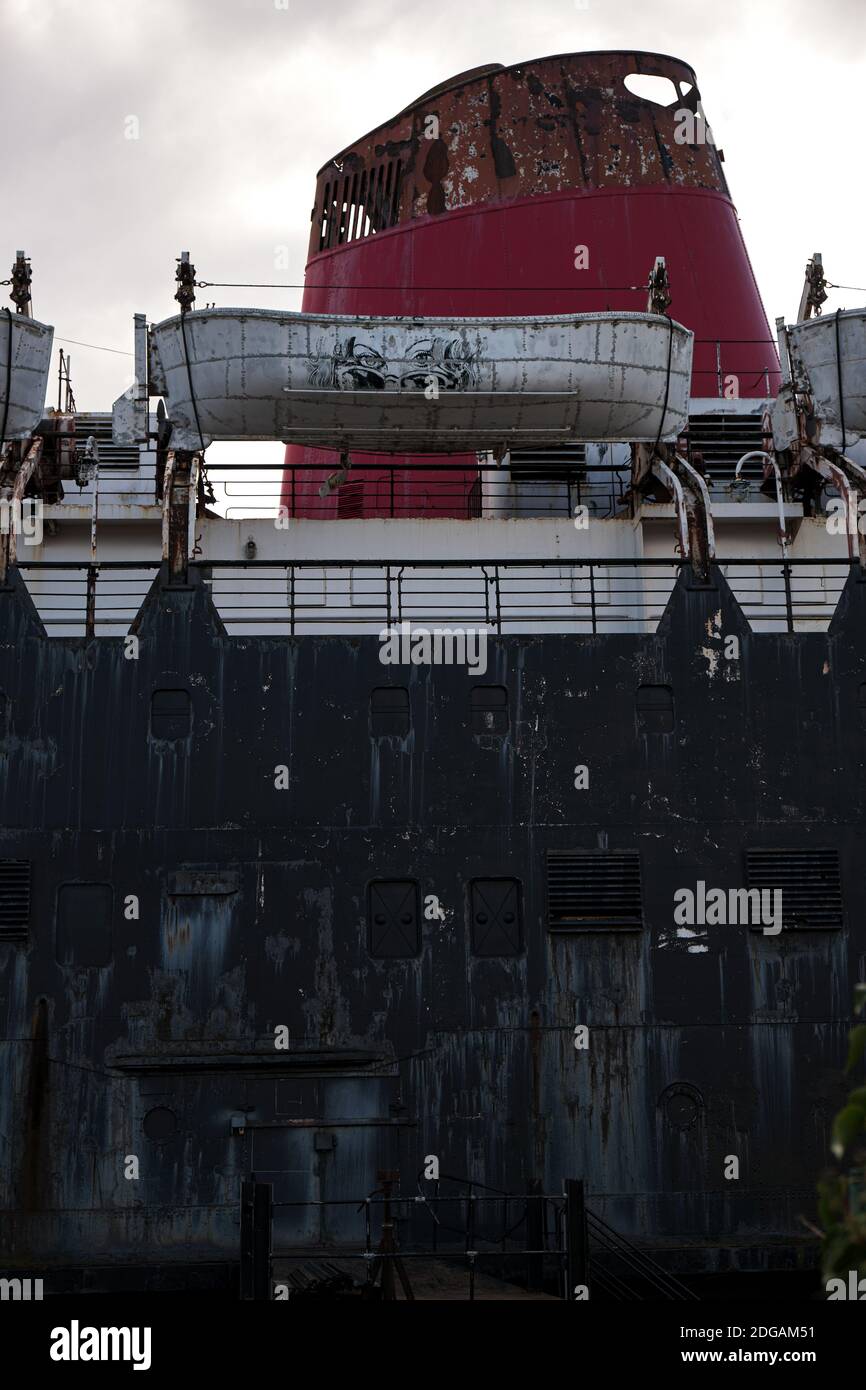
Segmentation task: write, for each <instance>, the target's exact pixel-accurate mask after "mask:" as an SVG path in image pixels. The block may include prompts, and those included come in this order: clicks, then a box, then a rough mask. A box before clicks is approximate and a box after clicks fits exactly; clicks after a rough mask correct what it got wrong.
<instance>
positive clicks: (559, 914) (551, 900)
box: [547, 851, 643, 931]
mask: <svg viewBox="0 0 866 1390" xmlns="http://www.w3.org/2000/svg"><path fill="white" fill-rule="evenodd" d="M547 926H548V930H549V931H581V930H584V931H586V930H590V931H598V930H605V929H607V928H632V929H635V928H640V927H642V926H643V909H642V906H641V885H640V855H639V854H637V852H636V851H626V852H623V853H607V852H606V851H605V852H600V853H597V854H574V853H570V854H557V853H552V854H548V856H547Z"/></svg>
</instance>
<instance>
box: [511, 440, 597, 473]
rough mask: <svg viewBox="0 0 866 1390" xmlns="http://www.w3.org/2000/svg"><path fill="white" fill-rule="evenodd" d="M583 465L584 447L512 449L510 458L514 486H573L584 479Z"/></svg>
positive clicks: (584, 459)
mask: <svg viewBox="0 0 866 1390" xmlns="http://www.w3.org/2000/svg"><path fill="white" fill-rule="evenodd" d="M585 464H586V445H585V444H563V445H561V446H560V447H559V448H556V449H550V448H542V449H512V451H511V454H510V455H509V469H510V472H511V481H512V482H513V483H576V482H578V480H579V479H581V478H583V477H584V476H585Z"/></svg>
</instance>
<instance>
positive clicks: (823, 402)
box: [788, 309, 866, 444]
mask: <svg viewBox="0 0 866 1390" xmlns="http://www.w3.org/2000/svg"><path fill="white" fill-rule="evenodd" d="M788 334H789V339H790V343H791V357H792V360H793V363H794V370H795V376H800V377H801V378H802V375H803V373H805V376H806V378H807V379H808V383H809V387H810V390H811V395H812V398H813V401H814V407H815V414H816V415H817V416H819V417H820V419H821V420H822V422H824V423H825V424H827V425H830V426H831V427H832V429H833V431H834V435H833V437H832V438H831V437H830V436H828V435H827V432H826V430H824V431H822V435H821V438H822V441H823V442H825V443H835V442H837V441H836V439H835V432H838V434H839V437H840V438H839V442H841V436H842V434H843V433H844V435H845V437H846V443H849V444H850V443H854V442H855V441H856V440H857V439H858V438H860V437H861V436H863V435H866V309H846V310H843V311H842V312H841V313H840V314H839V315H838V321H837V316H836V314H823V315H822V316H821V317H820V318H814V319H804V320H803V321H802V322H801V323H796V324H794V325H793V326H791V327H789V329H788ZM798 368H799V370H798Z"/></svg>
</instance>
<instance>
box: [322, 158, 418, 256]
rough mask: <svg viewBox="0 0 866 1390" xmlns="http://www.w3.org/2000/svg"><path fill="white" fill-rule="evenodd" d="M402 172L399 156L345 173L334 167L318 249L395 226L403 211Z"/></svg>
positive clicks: (325, 192)
mask: <svg viewBox="0 0 866 1390" xmlns="http://www.w3.org/2000/svg"><path fill="white" fill-rule="evenodd" d="M401 175H402V170H401V167H400V161H399V160H398V159H388V160H385V162H384V163H382V164H377V165H376V166H375V167H374V168H373V169H355V170H351V171H348V172H347V173H345V174H343V173H341V172H339V171H337V170H336V169H335V177H334V178H333V179H332V180H330V181H329V182H328V183H326V184H325V188H324V193H323V196H322V212H321V219H322V221H321V228H322V230H321V233H320V236H319V250H320V251H324V250H326V249H327V248H328V247H331V246H342V245H343V244H344V243H345V242H347V241H357V240H358V239H359V238H360V237H366V236H372V235H373V233H374V232H379V231H382V230H383V229H384V228H385V227H393V226H394V224H395V223H396V222H397V220H398V218H399V213H400V181H401Z"/></svg>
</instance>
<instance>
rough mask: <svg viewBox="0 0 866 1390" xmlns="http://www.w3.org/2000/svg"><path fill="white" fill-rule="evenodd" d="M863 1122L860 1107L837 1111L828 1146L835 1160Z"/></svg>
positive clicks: (847, 1107)
mask: <svg viewBox="0 0 866 1390" xmlns="http://www.w3.org/2000/svg"><path fill="white" fill-rule="evenodd" d="M864 1031H866V1030H864ZM864 1120H866V1110H864V1109H863V1108H862V1106H860V1105H846V1106H845V1109H844V1110H840V1111H839V1114H838V1115H837V1116H836V1118H835V1120H834V1121H833V1139H832V1142H831V1144H830V1148H831V1149H832V1150H833V1156H834V1157H835V1158H841V1157H842V1155H843V1154H844V1152H845V1150H846V1149H847V1147H848V1145H849V1144H850V1143H851V1142H852V1140H854V1139H856V1137H857V1135H858V1134H859V1133H860V1131H861V1129H862V1128H863V1121H864Z"/></svg>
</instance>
